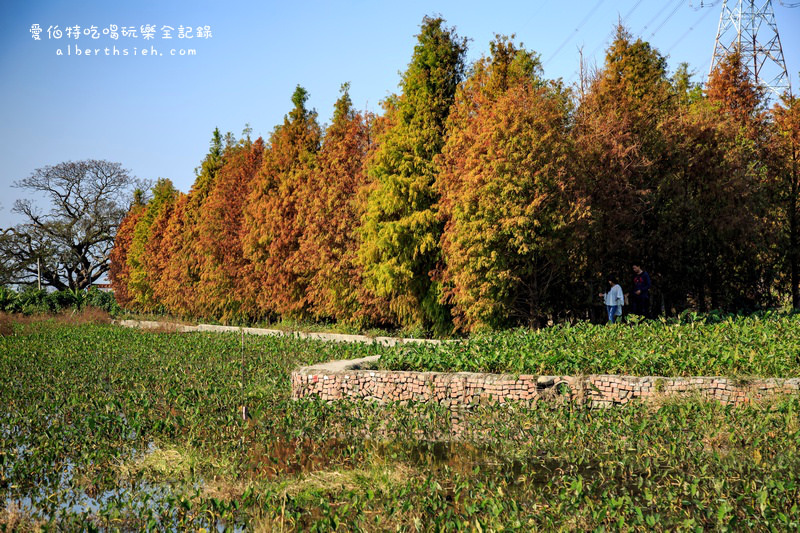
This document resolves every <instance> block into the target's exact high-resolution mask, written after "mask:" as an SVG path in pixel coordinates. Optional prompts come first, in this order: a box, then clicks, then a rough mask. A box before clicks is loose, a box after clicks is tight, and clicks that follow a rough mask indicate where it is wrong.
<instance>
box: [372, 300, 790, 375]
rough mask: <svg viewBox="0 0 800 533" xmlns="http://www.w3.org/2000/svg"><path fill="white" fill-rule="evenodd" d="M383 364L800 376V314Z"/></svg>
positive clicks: (557, 336)
mask: <svg viewBox="0 0 800 533" xmlns="http://www.w3.org/2000/svg"><path fill="white" fill-rule="evenodd" d="M380 364H381V366H382V367H383V368H388V369H394V370H420V371H423V370H424V371H441V372H459V371H472V372H509V373H530V374H573V375H574V374H592V373H597V374H632V375H643V376H648V375H656V376H700V375H724V376H731V377H733V376H775V377H798V376H800V314H794V313H790V314H786V313H776V312H771V313H762V314H755V315H751V316H747V317H737V316H732V315H731V316H722V315H706V316H697V315H687V316H684V317H683V318H681V319H676V320H672V321H664V320H661V321H642V322H638V323H627V324H617V325H614V326H606V325H593V324H589V323H580V324H578V325H563V326H555V327H551V328H546V329H542V330H538V331H532V330H527V329H517V330H511V331H503V332H497V333H491V334H484V335H474V336H472V337H471V338H469V339H466V340H462V341H456V342H447V343H442V344H440V345H427V344H425V345H410V346H407V347H404V349H403V350H397V351H393V352H390V353H386V354H385V355H384V356H382V357H381V359H380Z"/></svg>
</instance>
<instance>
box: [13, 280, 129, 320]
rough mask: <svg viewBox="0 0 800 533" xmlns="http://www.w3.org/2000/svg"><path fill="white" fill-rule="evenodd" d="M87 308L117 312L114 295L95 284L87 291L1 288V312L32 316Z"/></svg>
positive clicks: (117, 306)
mask: <svg viewBox="0 0 800 533" xmlns="http://www.w3.org/2000/svg"><path fill="white" fill-rule="evenodd" d="M87 307H94V308H96V309H100V310H102V311H105V312H107V313H110V314H112V315H116V314H118V313H119V312H120V307H119V305H117V302H116V300H114V295H113V294H111V293H109V292H103V291H101V290H99V289H97V288H95V287H92V288H90V289H89V290H86V291H82V290H63V291H46V290H44V289H41V290H40V289H34V288H26V289H23V290H21V291H15V290H13V289H9V288H7V287H0V311H2V312H6V313H22V314H24V315H34V314H43V313H60V312H62V311H65V310H68V309H71V310H81V309H84V308H87Z"/></svg>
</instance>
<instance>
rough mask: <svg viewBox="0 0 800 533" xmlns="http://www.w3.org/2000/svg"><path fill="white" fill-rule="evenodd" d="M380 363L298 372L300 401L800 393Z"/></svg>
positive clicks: (784, 384)
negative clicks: (396, 367)
mask: <svg viewBox="0 0 800 533" xmlns="http://www.w3.org/2000/svg"><path fill="white" fill-rule="evenodd" d="M376 359H377V358H376V357H373V358H366V359H364V360H355V361H352V362H349V363H348V362H344V361H337V362H334V363H332V364H330V363H329V364H326V365H315V366H311V367H305V368H301V369H299V370H297V371H295V372H293V373H292V396H293V397H294V398H304V397H309V396H318V397H320V398H322V399H323V400H326V401H333V400H340V399H343V398H350V399H357V400H373V401H377V402H379V403H384V402H392V401H401V402H403V401H419V402H438V403H440V404H443V405H446V406H448V407H450V408H453V409H460V408H469V407H471V406H475V405H478V404H486V403H501V404H502V403H506V402H519V401H521V402H526V403H533V402H538V401H554V402H558V401H565V400H571V401H575V402H577V403H586V402H588V403H589V404H590V405H592V406H595V407H601V406H611V405H620V404H626V403H628V402H631V401H634V400H644V401H651V400H655V399H658V398H665V397H668V396H675V395H684V396H689V395H700V396H702V397H704V398H707V399H714V400H718V401H719V402H721V403H723V404H731V405H742V404H746V403H749V402H754V401H758V400H761V399H764V398H766V397H768V396H771V395H775V394H797V393H798V392H800V379H798V378H793V379H778V378H768V379H753V380H746V381H745V380H735V379H729V378H722V377H690V378H662V377H637V376H616V375H588V376H534V375H524V374H523V375H519V376H514V375H504V374H478V373H468V372H458V373H452V374H448V373H442V372H399V371H385V370H369V369H364V368H363V367H364V365H365V363H373V362H374V361H375V360H376Z"/></svg>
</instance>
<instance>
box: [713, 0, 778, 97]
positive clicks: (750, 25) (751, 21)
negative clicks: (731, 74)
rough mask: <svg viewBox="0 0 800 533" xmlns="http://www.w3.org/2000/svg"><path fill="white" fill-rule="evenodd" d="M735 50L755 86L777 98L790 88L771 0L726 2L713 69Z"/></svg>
mask: <svg viewBox="0 0 800 533" xmlns="http://www.w3.org/2000/svg"><path fill="white" fill-rule="evenodd" d="M784 5H785V4H784ZM791 7H794V6H791ZM735 50H738V51H739V53H740V54H741V56H742V62H743V63H744V64H745V66H746V67H747V70H748V72H749V73H750V77H751V78H752V79H753V81H755V83H756V84H758V85H761V86H762V87H764V88H766V89H767V90H768V91H769V92H771V93H773V94H774V95H776V96H778V97H780V96H781V94H782V93H783V92H784V91H789V90H790V89H791V86H790V78H789V74H788V73H787V72H786V62H785V61H784V60H783V48H782V47H781V38H780V35H779V34H778V25H777V23H776V22H775V11H774V10H773V9H772V1H771V0H758V1H757V0H734V1H731V2H729V1H728V0H723V2H722V14H721V15H720V17H719V27H718V28H717V39H716V42H715V43H714V56H713V57H712V59H711V70H712V71H713V70H714V68H715V67H716V66H717V64H718V63H719V62H720V61H722V59H723V58H724V57H725V56H727V55H728V54H730V53H732V52H734V51H735Z"/></svg>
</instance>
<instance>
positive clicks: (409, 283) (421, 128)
mask: <svg viewBox="0 0 800 533" xmlns="http://www.w3.org/2000/svg"><path fill="white" fill-rule="evenodd" d="M465 53H466V40H465V39H462V38H460V37H458V36H457V35H456V33H455V30H453V29H450V28H447V27H445V25H444V20H442V19H441V18H429V17H425V18H424V19H423V21H422V26H421V30H420V33H419V35H418V36H417V45H416V46H415V48H414V54H413V56H412V58H411V62H410V64H409V66H408V69H407V70H406V72H405V73H404V74H403V78H402V82H401V84H400V87H401V90H402V91H401V94H400V95H398V96H397V97H396V98H392V99H390V102H389V105H388V106H387V110H388V111H389V112H390V113H391V117H390V121H391V123H392V125H391V127H389V128H388V129H387V130H386V131H385V133H384V134H383V135H382V136H381V137H380V139H379V140H378V142H379V145H380V147H379V148H378V149H377V150H376V152H375V153H374V154H373V156H372V157H371V158H370V160H369V163H368V167H367V168H368V173H369V175H370V177H371V178H372V179H373V180H375V182H376V185H375V188H374V189H373V190H372V192H371V194H370V195H369V199H368V203H367V211H366V214H365V216H364V223H363V244H362V246H361V249H360V252H359V255H360V258H361V261H362V262H363V264H364V274H365V280H366V282H367V285H368V287H369V288H370V289H371V290H372V291H374V292H375V293H376V294H377V295H379V296H381V297H385V298H388V299H389V302H390V309H391V311H392V313H393V314H394V315H395V316H396V317H397V320H398V321H399V322H400V323H401V324H403V325H405V326H415V327H426V328H429V327H433V328H434V329H439V330H441V329H444V328H446V327H448V326H447V324H448V322H449V317H448V313H447V310H446V308H445V307H444V306H442V305H441V303H440V296H441V284H440V282H439V281H437V280H436V277H437V275H436V270H437V268H439V266H440V250H439V238H440V236H441V231H442V222H441V221H440V219H439V217H438V215H437V212H436V204H437V202H438V199H439V198H438V194H437V193H436V189H435V181H436V176H437V172H438V170H437V167H436V164H435V162H434V158H435V157H436V155H437V154H439V152H440V151H441V149H442V146H444V137H445V129H446V120H447V116H448V114H449V111H450V106H451V105H452V103H453V101H454V97H455V92H456V87H457V86H458V84H459V82H460V81H461V80H462V78H463V75H464V56H465Z"/></svg>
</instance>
